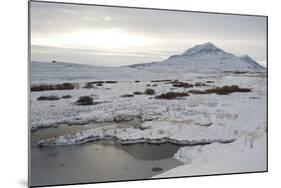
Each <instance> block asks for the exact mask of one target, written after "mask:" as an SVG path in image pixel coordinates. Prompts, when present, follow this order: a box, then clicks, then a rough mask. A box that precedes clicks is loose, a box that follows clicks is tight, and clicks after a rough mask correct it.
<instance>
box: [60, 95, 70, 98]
mask: <svg viewBox="0 0 281 188" xmlns="http://www.w3.org/2000/svg"><path fill="white" fill-rule="evenodd" d="M61 98H62V99H69V98H71V95H63V96H62V97H61Z"/></svg>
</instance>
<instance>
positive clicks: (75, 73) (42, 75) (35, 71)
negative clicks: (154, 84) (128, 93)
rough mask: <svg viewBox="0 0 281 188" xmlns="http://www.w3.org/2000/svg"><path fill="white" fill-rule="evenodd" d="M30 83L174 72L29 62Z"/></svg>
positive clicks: (145, 77)
mask: <svg viewBox="0 0 281 188" xmlns="http://www.w3.org/2000/svg"><path fill="white" fill-rule="evenodd" d="M30 67H31V84H44V83H45V84H51V83H64V82H71V83H73V82H86V81H93V80H123V81H124V80H134V79H140V80H150V79H156V78H157V79H165V78H166V77H167V76H169V77H170V78H173V77H175V76H176V74H174V73H171V75H168V74H167V73H158V74H154V73H153V72H151V71H148V70H138V69H133V68H129V67H102V66H92V65H82V64H74V63H61V62H57V63H51V62H38V61H32V62H31V66H30Z"/></svg>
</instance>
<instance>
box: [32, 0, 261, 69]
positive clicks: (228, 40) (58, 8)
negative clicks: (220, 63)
mask: <svg viewBox="0 0 281 188" xmlns="http://www.w3.org/2000/svg"><path fill="white" fill-rule="evenodd" d="M205 42H212V43H213V44H214V45H216V46H217V47H219V48H221V49H223V50H225V51H227V52H230V53H233V54H234V55H237V56H240V55H244V54H248V55H250V56H251V57H252V58H254V59H255V60H256V61H257V62H259V63H261V64H264V63H265V60H266V18H265V17H254V16H234V15H222V14H206V13H194V12H193V13H192V12H179V11H159V10H147V9H131V8H114V7H102V6H84V5H70V4H55V3H40V2H31V45H32V46H31V59H32V60H37V61H52V60H57V61H63V62H73V63H83V64H92V65H105V66H120V65H127V64H135V63H144V62H151V61H160V60H164V59H166V58H167V57H168V56H171V55H175V54H181V53H183V52H184V51H185V50H187V49H188V48H190V47H192V46H194V45H196V44H201V43H205Z"/></svg>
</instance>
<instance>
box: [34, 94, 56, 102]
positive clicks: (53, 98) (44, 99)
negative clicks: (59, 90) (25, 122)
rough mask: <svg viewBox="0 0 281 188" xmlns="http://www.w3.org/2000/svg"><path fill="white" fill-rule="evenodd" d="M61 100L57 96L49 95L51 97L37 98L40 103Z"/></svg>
mask: <svg viewBox="0 0 281 188" xmlns="http://www.w3.org/2000/svg"><path fill="white" fill-rule="evenodd" d="M59 99H60V98H59V97H58V96H56V95H49V96H40V97H38V98H37V100H38V101H55V100H59Z"/></svg>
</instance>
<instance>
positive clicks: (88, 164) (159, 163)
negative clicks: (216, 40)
mask: <svg viewBox="0 0 281 188" xmlns="http://www.w3.org/2000/svg"><path fill="white" fill-rule="evenodd" d="M90 127H91V126H90ZM90 127H88V126H86V127H85V126H84V127H83V126H60V127H59V128H47V129H43V130H39V131H36V132H33V133H31V143H32V146H31V160H32V163H31V177H32V179H31V185H32V186H36V185H50V184H72V183H85V182H103V181H117V180H133V179H147V178H150V177H152V176H154V175H157V174H160V173H163V172H165V171H167V170H169V169H171V168H174V167H177V166H179V165H181V164H182V163H181V162H180V161H178V160H176V159H174V158H171V157H172V156H173V154H174V153H175V152H176V151H177V150H178V149H179V148H180V147H179V146H176V145H172V144H161V145H152V144H134V145H120V144H114V143H98V142H95V143H94V142H91V143H86V144H80V145H71V146H60V147H44V148H38V147H37V146H36V144H35V143H36V142H37V141H38V140H40V139H42V138H46V135H48V137H49V136H54V135H59V134H61V133H66V132H71V131H75V130H77V129H81V128H82V129H85V128H90Z"/></svg>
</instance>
